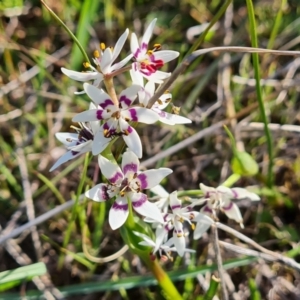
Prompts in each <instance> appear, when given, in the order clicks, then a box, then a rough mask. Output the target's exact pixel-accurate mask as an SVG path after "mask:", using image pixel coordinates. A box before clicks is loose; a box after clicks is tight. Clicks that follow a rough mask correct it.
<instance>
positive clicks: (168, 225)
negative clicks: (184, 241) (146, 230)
mask: <svg viewBox="0 0 300 300" xmlns="http://www.w3.org/2000/svg"><path fill="white" fill-rule="evenodd" d="M170 225H171V226H170ZM164 228H165V230H166V231H170V230H172V229H173V225H172V224H170V223H168V224H167V225H166V226H165V227H164Z"/></svg>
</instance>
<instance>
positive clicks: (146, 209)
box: [128, 193, 164, 223]
mask: <svg viewBox="0 0 300 300" xmlns="http://www.w3.org/2000/svg"><path fill="white" fill-rule="evenodd" d="M128 194H129V195H128V198H129V199H130V200H131V202H132V207H133V209H134V210H135V211H136V212H138V213H139V214H140V215H142V216H144V217H149V218H152V219H153V220H155V221H157V222H160V223H163V222H164V219H163V217H162V215H161V213H160V211H159V209H158V208H157V207H156V205H154V204H153V203H151V202H149V201H148V198H147V195H145V194H143V193H128Z"/></svg>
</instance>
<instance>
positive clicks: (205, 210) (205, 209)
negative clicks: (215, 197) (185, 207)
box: [203, 205, 212, 214]
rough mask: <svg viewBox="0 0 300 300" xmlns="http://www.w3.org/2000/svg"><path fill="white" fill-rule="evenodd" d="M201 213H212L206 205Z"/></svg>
mask: <svg viewBox="0 0 300 300" xmlns="http://www.w3.org/2000/svg"><path fill="white" fill-rule="evenodd" d="M203 211H204V212H205V213H209V214H211V213H212V209H211V208H209V207H208V206H207V205H205V206H204V208H203Z"/></svg>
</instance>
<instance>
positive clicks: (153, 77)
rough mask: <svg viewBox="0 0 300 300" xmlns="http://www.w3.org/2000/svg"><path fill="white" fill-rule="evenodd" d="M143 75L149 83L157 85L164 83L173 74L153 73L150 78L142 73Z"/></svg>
mask: <svg viewBox="0 0 300 300" xmlns="http://www.w3.org/2000/svg"><path fill="white" fill-rule="evenodd" d="M141 74H142V75H143V76H144V77H145V78H146V79H147V80H149V81H153V82H155V83H163V80H164V79H166V78H168V77H170V75H171V73H167V72H163V71H156V72H155V73H152V74H151V75H150V76H147V75H145V74H143V73H142V72H141Z"/></svg>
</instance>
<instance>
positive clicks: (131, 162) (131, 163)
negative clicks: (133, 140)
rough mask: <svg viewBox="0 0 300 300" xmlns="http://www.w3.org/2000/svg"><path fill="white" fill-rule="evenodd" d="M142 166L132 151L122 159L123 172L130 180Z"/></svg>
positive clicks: (128, 151) (127, 152)
mask: <svg viewBox="0 0 300 300" xmlns="http://www.w3.org/2000/svg"><path fill="white" fill-rule="evenodd" d="M139 166H140V162H139V159H138V158H137V156H136V154H134V153H133V152H132V151H131V150H127V151H126V152H125V153H124V154H123V157H122V170H123V173H124V175H125V176H126V177H127V178H129V177H132V176H133V175H134V174H135V173H137V172H138V170H139Z"/></svg>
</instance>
